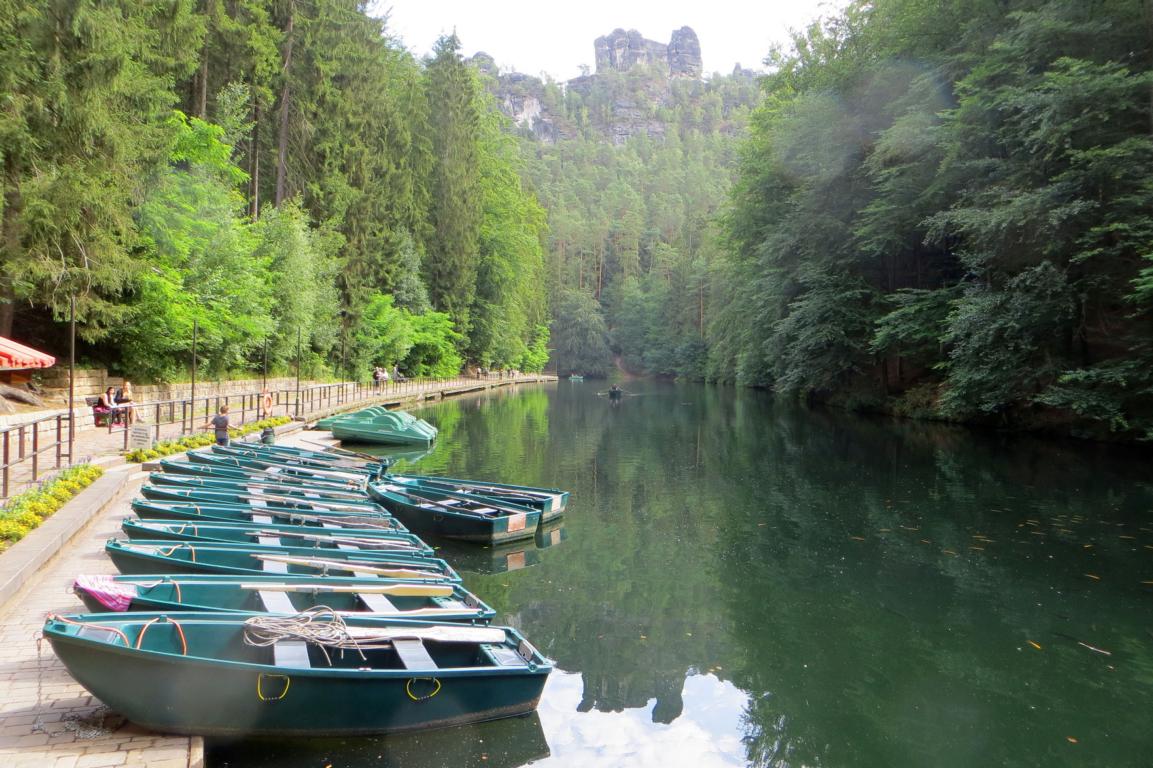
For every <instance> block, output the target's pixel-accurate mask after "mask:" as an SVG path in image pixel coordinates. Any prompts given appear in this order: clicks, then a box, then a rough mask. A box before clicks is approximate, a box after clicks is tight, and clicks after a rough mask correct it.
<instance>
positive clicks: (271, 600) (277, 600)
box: [257, 589, 300, 613]
mask: <svg viewBox="0 0 1153 768" xmlns="http://www.w3.org/2000/svg"><path fill="white" fill-rule="evenodd" d="M257 594H258V595H260V602H261V603H262V604H263V605H264V610H266V611H268V612H269V613H300V611H298V610H296V606H294V605H293V604H292V601H291V600H290V599H288V595H287V594H285V593H284V592H273V591H270V590H266V589H261V590H259V591H258V592H257Z"/></svg>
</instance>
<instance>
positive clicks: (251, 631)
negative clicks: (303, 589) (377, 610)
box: [244, 605, 391, 664]
mask: <svg viewBox="0 0 1153 768" xmlns="http://www.w3.org/2000/svg"><path fill="white" fill-rule="evenodd" d="M285 640H303V641H304V642H307V643H313V644H315V645H317V646H319V647H320V650H321V652H322V653H323V654H324V658H325V660H326V661H328V663H329V664H331V663H332V659H331V658H330V657H329V655H328V650H327V649H328V648H336V649H338V650H341V651H343V650H346V649H351V650H354V651H356V652H357V653H359V654H360V658H361V659H365V658H366V657H365V655H364V650H371V649H373V648H387V647H389V646H390V645H391V643H388V642H384V643H372V642H368V643H365V642H358V641H357V640H356V639H355V638H353V637H352V635H350V634H349V632H348V626H347V625H346V624H345V623H344V619H343V618H341V616H340V614H339V613H337V612H336V611H335V610H333V609H332V608H329V607H328V606H327V605H317V606H314V607H312V608H309V609H308V610H306V611H301V612H300V613H299V614H297V615H295V616H253V617H252V618H250V619H248V620H247V621H245V622H244V642H245V643H246V644H248V645H252V646H256V647H258V648H266V647H269V646H272V645H276V644H277V643H278V642H282V641H285Z"/></svg>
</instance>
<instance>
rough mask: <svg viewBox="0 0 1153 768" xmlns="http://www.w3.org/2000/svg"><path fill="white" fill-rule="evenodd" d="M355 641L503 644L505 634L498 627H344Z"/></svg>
mask: <svg viewBox="0 0 1153 768" xmlns="http://www.w3.org/2000/svg"><path fill="white" fill-rule="evenodd" d="M346 629H347V631H348V635H349V637H352V638H353V639H356V640H406V639H414V640H424V641H427V642H435V643H503V642H504V641H505V632H504V630H503V629H500V628H499V627H466V626H460V627H453V626H439V627H388V628H380V629H377V628H375V627H346Z"/></svg>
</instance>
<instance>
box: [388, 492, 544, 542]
mask: <svg viewBox="0 0 1153 768" xmlns="http://www.w3.org/2000/svg"><path fill="white" fill-rule="evenodd" d="M368 490H369V493H371V494H372V497H373V498H374V499H376V500H377V501H378V502H380V504H381V505H382V506H384V507H385V509H387V510H388V511H389V512H391V513H392V514H393V515H395V516H396V517H397V518H399V519H400V521H401V522H403V523H404V524H405V526H407V527H408V528H409V529H410V530H412V531H414V532H416V533H418V534H430V535H433V536H439V537H441V538H445V539H456V540H459V541H472V542H478V543H484V544H498V543H501V542H505V541H515V540H516V539H525V538H532V535H533V532H534V531H535V530H536V526H537V523H539V522H540V512H539V511H538V510H535V509H529V508H527V507H515V508H514V507H508V506H496V505H492V506H489V505H487V504H485V503H483V502H476V501H466V500H458V499H441V500H439V501H438V500H435V499H432V498H430V497H428V496H424V495H422V494H419V493H417V492H415V491H412V490H410V489H408V488H405V487H404V486H401V485H396V484H393V483H371V484H369V486H368Z"/></svg>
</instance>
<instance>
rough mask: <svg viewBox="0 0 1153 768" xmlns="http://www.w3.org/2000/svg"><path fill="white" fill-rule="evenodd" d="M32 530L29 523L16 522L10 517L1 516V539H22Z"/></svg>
mask: <svg viewBox="0 0 1153 768" xmlns="http://www.w3.org/2000/svg"><path fill="white" fill-rule="evenodd" d="M30 530H32V529H31V528H30V527H28V526H27V525H23V524H21V523H18V522H16V521H15V520H12V519H10V518H0V540H3V541H20V539H22V538H24V537H25V536H27V535H28V531H30Z"/></svg>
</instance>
